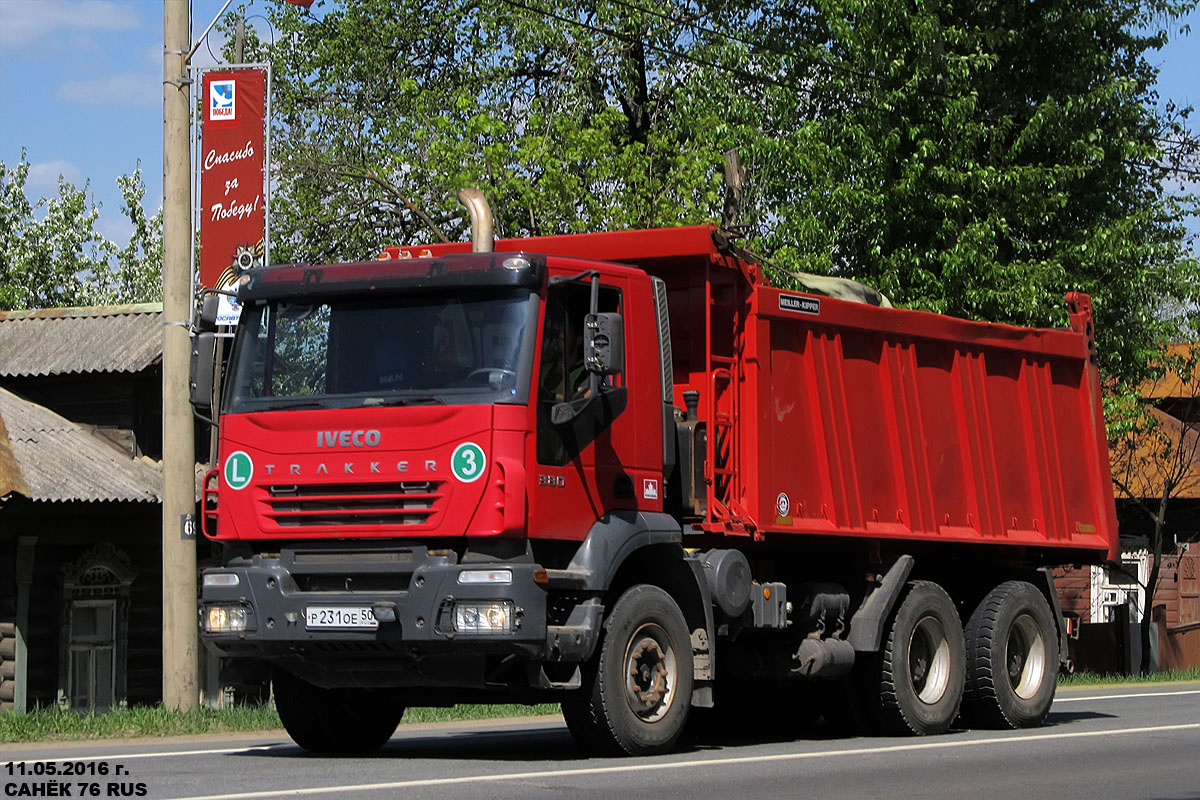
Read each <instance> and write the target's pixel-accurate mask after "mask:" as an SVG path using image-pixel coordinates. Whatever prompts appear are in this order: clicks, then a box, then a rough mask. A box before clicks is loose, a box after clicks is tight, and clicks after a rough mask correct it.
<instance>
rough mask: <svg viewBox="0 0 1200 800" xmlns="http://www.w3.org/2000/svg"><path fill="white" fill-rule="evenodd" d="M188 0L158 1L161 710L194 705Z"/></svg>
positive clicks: (196, 699)
mask: <svg viewBox="0 0 1200 800" xmlns="http://www.w3.org/2000/svg"><path fill="white" fill-rule="evenodd" d="M189 6H190V3H189V2H188V0H163V318H164V321H165V325H164V326H163V509H162V510H163V524H162V555H163V569H162V573H163V638H162V641H163V705H165V706H166V707H167V708H177V709H181V710H185V711H186V710H188V709H192V708H196V707H197V705H199V699H200V698H199V692H200V685H199V677H198V660H197V650H198V638H199V636H198V632H197V624H198V623H197V617H196V542H195V540H194V539H193V538H190V537H191V536H194V526H188V527H189V528H190V529H191V530H189V531H187V533H188V534H190V536H187V535H185V526H184V521H185V520H191V519H192V515H194V514H195V512H196V471H195V470H196V455H195V449H196V442H195V434H194V422H193V421H192V410H191V406H190V405H189V403H188V367H189V361H190V355H191V340H190V338H189V336H188V329H187V323H188V319H189V316H190V311H191V305H192V269H191V259H190V257H189V248H190V247H191V246H192V241H191V240H192V226H191V169H190V164H191V147H190V144H189V141H188V120H189V112H190V101H191V96H192V95H191V84H190V83H189V76H188V72H187V53H188V50H189V47H190V46H191V14H190V8H189Z"/></svg>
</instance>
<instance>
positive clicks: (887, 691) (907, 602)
mask: <svg viewBox="0 0 1200 800" xmlns="http://www.w3.org/2000/svg"><path fill="white" fill-rule="evenodd" d="M881 656H882V659H881V662H880V665H879V705H878V706H877V707H876V708H877V709H878V714H879V722H880V723H881V726H880V727H881V728H882V730H883V731H884V732H888V733H898V734H916V735H918V736H926V735H931V734H938V733H945V732H946V731H947V730H949V729H950V726H951V725H952V724H953V723H954V720H955V718H956V717H957V716H958V711H959V707H960V706H961V704H962V698H963V686H964V683H965V678H966V648H965V646H964V638H963V629H962V623H961V622H960V621H959V618H958V611H957V610H956V609H955V607H954V601H952V600H951V599H950V596H949V595H948V594H946V591H945V590H944V589H942V587H940V586H938V585H937V584H936V583H931V582H929V581H911V582H910V583H909V585H908V588H907V590H906V592H905V594H904V597H903V599H901V601H900V605H899V606H898V607H897V609H896V612H895V614H894V615H893V617H892V623H891V627H890V630H889V631H888V637H887V641H886V642H885V643H884V648H883V652H882V653H881Z"/></svg>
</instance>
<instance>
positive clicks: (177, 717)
mask: <svg viewBox="0 0 1200 800" xmlns="http://www.w3.org/2000/svg"><path fill="white" fill-rule="evenodd" d="M556 713H558V705H557V704H542V705H536V706H521V705H460V706H454V707H453V708H413V709H409V710H408V711H406V712H405V713H404V722H406V723H416V722H452V721H456V720H468V719H491V718H496V717H519V716H531V715H541V714H556ZM279 727H281V726H280V723H279V715H278V714H276V713H275V707H274V706H271V705H266V706H240V707H237V708H230V709H219V710H218V709H211V708H199V709H195V710H194V711H170V710H167V709H166V708H163V707H162V706H139V707H135V708H118V709H113V710H112V711H108V712H105V713H103V714H79V713H77V712H73V711H64V710H62V709H59V708H39V709H37V710H35V711H33V712H31V713H29V714H26V715H24V716H20V717H18V716H14V715H12V714H5V715H4V716H0V743H5V742H43V741H66V740H71V739H120V738H128V737H134V736H186V735H189V734H197V733H235V732H239V731H261V730H271V729H274V728H279Z"/></svg>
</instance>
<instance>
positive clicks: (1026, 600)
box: [963, 581, 1059, 728]
mask: <svg viewBox="0 0 1200 800" xmlns="http://www.w3.org/2000/svg"><path fill="white" fill-rule="evenodd" d="M966 634H967V688H966V697H965V699H964V700H963V717H964V718H965V719H966V721H967V722H968V723H969V724H971V725H973V726H978V727H995V728H1033V727H1037V726H1038V725H1041V724H1042V722H1043V721H1044V720H1045V719H1046V715H1047V714H1048V713H1050V704H1051V703H1052V702H1053V701H1054V690H1055V686H1056V683H1057V680H1056V678H1057V673H1058V655H1059V654H1058V630H1057V628H1056V626H1055V624H1054V615H1053V614H1052V613H1051V611H1050V605H1049V603H1047V602H1046V598H1045V597H1044V596H1043V595H1042V593H1041V592H1040V591H1038V590H1037V588H1036V587H1034V586H1033V585H1032V584H1029V583H1026V582H1025V581H1007V582H1005V583H1002V584H1000V585H999V586H997V587H996V588H995V589H993V590H992V591H991V592H989V593H988V595H987V597H985V598H983V602H981V603H980V604H979V607H978V608H976V609H975V612H974V613H973V614H971V618H970V620H968V622H967V631H966Z"/></svg>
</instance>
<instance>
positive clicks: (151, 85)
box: [54, 72, 162, 108]
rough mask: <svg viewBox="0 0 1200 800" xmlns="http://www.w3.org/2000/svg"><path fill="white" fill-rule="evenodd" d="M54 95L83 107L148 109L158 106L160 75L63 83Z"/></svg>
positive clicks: (131, 74)
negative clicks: (140, 107)
mask: <svg viewBox="0 0 1200 800" xmlns="http://www.w3.org/2000/svg"><path fill="white" fill-rule="evenodd" d="M54 94H55V95H56V96H57V97H58V98H59V99H60V100H69V101H71V102H74V103H82V104H83V105H87V106H99V105H105V106H117V107H119V108H130V107H133V106H152V105H158V104H160V103H162V75H159V74H155V73H148V72H122V73H120V74H119V75H109V76H107V77H99V78H89V79H87V80H79V81H67V82H66V83H63V84H59V87H58V88H57V89H56V90H55V92H54Z"/></svg>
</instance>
